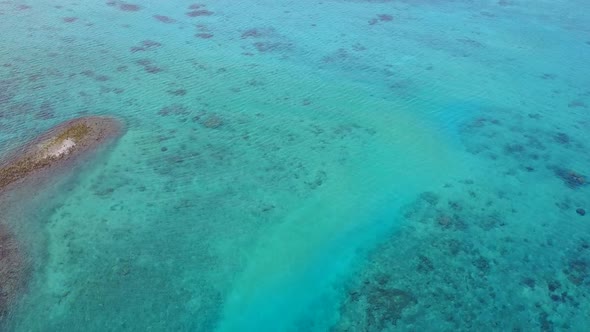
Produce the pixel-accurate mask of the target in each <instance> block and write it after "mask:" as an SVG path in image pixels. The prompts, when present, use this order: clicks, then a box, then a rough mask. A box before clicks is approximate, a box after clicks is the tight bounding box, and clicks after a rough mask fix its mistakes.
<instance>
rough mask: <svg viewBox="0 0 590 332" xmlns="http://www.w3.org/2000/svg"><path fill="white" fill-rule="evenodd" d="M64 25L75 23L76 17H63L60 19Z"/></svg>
mask: <svg viewBox="0 0 590 332" xmlns="http://www.w3.org/2000/svg"><path fill="white" fill-rule="evenodd" d="M62 20H63V21H64V22H65V23H73V22H76V21H77V20H78V18H77V17H64V18H63V19H62Z"/></svg>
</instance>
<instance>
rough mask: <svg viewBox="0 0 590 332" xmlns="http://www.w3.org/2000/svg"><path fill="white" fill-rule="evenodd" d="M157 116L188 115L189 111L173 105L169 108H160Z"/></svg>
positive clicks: (184, 107)
mask: <svg viewBox="0 0 590 332" xmlns="http://www.w3.org/2000/svg"><path fill="white" fill-rule="evenodd" d="M158 114H159V115H161V116H168V115H189V114H190V111H189V109H188V108H187V107H186V106H184V105H180V104H173V105H170V106H165V107H162V108H161V109H160V110H159V111H158Z"/></svg>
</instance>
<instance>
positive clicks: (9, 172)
mask: <svg viewBox="0 0 590 332" xmlns="http://www.w3.org/2000/svg"><path fill="white" fill-rule="evenodd" d="M122 128H123V126H122V125H121V123H120V122H119V121H118V120H115V119H113V118H107V117H83V118H78V119H74V120H70V121H67V122H65V123H62V124H60V125H58V126H56V127H54V128H52V129H50V130H49V131H47V132H46V133H45V134H42V135H41V136H39V137H38V138H36V139H34V140H33V141H31V142H30V143H28V144H26V145H24V146H23V147H21V148H18V149H17V150H15V151H13V152H12V153H9V154H8V155H7V156H6V157H5V158H2V159H1V160H0V200H5V199H6V198H7V197H8V195H7V196H5V195H6V194H8V192H9V191H12V190H14V189H18V188H23V186H28V185H29V183H27V182H29V181H28V180H30V179H32V178H35V179H44V178H46V177H48V176H51V175H52V174H53V172H54V171H59V170H65V171H70V170H71V167H70V166H71V165H72V164H71V163H72V162H74V161H77V160H79V159H80V158H81V157H82V156H83V155H85V154H87V152H91V151H95V150H96V149H97V148H99V147H101V146H103V145H104V144H106V143H108V142H111V141H112V140H113V139H114V138H116V137H118V136H119V135H120V134H121V133H122ZM50 171H51V172H50ZM11 204H12V203H11ZM9 206H10V204H9ZM5 213H6V211H0V322H2V321H3V320H4V318H5V317H6V315H7V314H8V312H9V310H10V308H11V306H12V304H13V303H14V302H15V300H16V299H18V297H19V294H21V293H22V290H23V287H24V286H25V285H26V280H27V275H28V274H29V263H28V262H27V259H26V257H27V255H26V251H27V250H25V247H26V246H23V245H22V243H19V238H18V237H17V236H16V235H15V233H14V232H13V231H12V229H11V227H10V226H9V223H8V222H6V220H3V218H4V217H6V214H5ZM0 329H1V327H0Z"/></svg>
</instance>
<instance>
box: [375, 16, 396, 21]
mask: <svg viewBox="0 0 590 332" xmlns="http://www.w3.org/2000/svg"><path fill="white" fill-rule="evenodd" d="M377 18H378V19H379V21H381V22H390V21H393V16H391V15H389V14H379V15H377Z"/></svg>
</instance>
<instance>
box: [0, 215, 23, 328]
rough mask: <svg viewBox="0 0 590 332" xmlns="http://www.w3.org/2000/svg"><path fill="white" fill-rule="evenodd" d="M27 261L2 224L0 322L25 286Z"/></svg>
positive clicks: (0, 241)
mask: <svg viewBox="0 0 590 332" xmlns="http://www.w3.org/2000/svg"><path fill="white" fill-rule="evenodd" d="M25 272H26V269H25V259H24V257H23V256H22V253H21V250H20V249H19V246H18V243H17V241H16V239H15V238H14V236H13V234H12V233H11V232H10V231H9V229H8V228H7V227H6V226H5V225H3V224H2V223H0V321H2V320H3V318H4V317H5V315H6V314H7V313H8V311H9V309H10V305H11V304H12V303H14V302H15V300H16V298H17V296H18V293H19V291H20V290H21V289H22V288H23V286H24V280H25V278H24V277H25Z"/></svg>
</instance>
